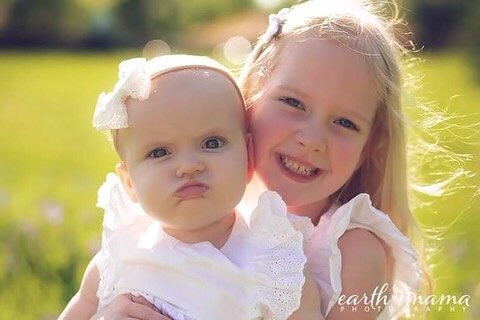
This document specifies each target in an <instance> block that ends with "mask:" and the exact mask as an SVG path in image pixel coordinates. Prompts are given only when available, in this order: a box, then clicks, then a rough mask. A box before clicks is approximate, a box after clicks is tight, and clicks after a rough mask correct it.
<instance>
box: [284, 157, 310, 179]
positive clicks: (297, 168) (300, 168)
mask: <svg viewBox="0 0 480 320" xmlns="http://www.w3.org/2000/svg"><path fill="white" fill-rule="evenodd" d="M280 160H281V161H282V163H283V165H284V166H285V167H286V168H287V169H289V170H291V171H293V172H295V173H297V174H300V175H302V176H307V177H308V176H311V175H313V174H314V173H315V172H316V171H317V169H316V168H313V167H306V166H304V165H301V164H299V163H298V162H295V161H293V160H291V159H288V158H287V157H285V156H281V157H280Z"/></svg>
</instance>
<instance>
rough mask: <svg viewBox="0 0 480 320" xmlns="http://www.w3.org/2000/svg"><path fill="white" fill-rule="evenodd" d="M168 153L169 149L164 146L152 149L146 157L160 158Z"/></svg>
mask: <svg viewBox="0 0 480 320" xmlns="http://www.w3.org/2000/svg"><path fill="white" fill-rule="evenodd" d="M169 154H170V151H168V150H167V149H165V148H157V149H155V150H152V151H151V152H150V153H149V154H148V157H149V158H161V157H165V156H166V155H169Z"/></svg>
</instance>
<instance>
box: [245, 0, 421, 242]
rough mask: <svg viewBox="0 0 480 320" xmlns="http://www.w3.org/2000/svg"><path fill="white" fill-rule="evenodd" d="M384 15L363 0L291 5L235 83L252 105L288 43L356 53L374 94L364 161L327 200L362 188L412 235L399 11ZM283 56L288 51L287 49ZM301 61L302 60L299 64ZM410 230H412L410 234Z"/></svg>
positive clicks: (352, 194) (346, 197) (348, 195)
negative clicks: (314, 41) (315, 43)
mask: <svg viewBox="0 0 480 320" xmlns="http://www.w3.org/2000/svg"><path fill="white" fill-rule="evenodd" d="M392 8H393V16H392V15H391V16H390V18H386V17H385V18H384V17H383V16H384V14H383V11H382V10H384V9H385V8H380V7H374V6H373V5H372V4H369V3H367V2H365V1H354V0H335V1H307V2H304V3H301V4H298V5H295V6H293V7H292V8H290V9H289V11H288V13H287V14H286V16H285V17H284V19H283V21H282V22H281V23H280V28H279V30H278V31H277V32H276V34H274V35H273V36H271V35H269V34H264V35H263V36H261V37H260V38H259V40H258V42H257V44H256V46H255V48H254V49H253V51H252V52H251V54H250V56H249V57H248V58H247V61H246V63H245V66H244V67H243V69H242V73H241V75H240V86H241V87H242V89H243V93H244V96H245V99H246V103H247V107H248V106H251V105H252V103H254V102H255V101H256V100H257V99H258V98H259V97H260V96H261V94H262V85H263V84H264V83H265V81H266V80H267V79H268V77H269V75H270V74H271V72H272V70H273V69H274V68H275V63H276V61H277V60H278V58H279V56H280V54H281V52H282V49H283V48H284V47H285V45H286V43H287V42H288V41H292V40H293V41H298V40H302V39H305V38H310V37H315V38H319V39H325V40H333V41H337V42H339V43H341V44H342V45H344V46H345V48H347V49H349V50H353V51H355V52H357V53H358V54H359V55H361V56H362V57H363V59H364V61H365V62H366V64H367V66H368V67H369V70H370V71H371V77H372V79H373V81H374V84H375V87H376V91H377V94H378V108H377V112H376V115H375V121H374V124H373V126H372V130H371V133H370V137H369V140H368V142H367V144H366V146H365V149H364V153H365V154H364V162H363V164H362V165H361V166H360V168H359V169H358V170H357V171H356V172H355V173H354V174H353V176H352V177H351V179H350V180H349V181H348V182H347V183H346V184H345V185H344V186H343V187H342V188H341V189H340V190H338V191H337V192H336V193H335V194H334V195H332V198H331V200H332V201H337V202H339V203H340V204H343V203H345V202H347V201H348V200H350V199H352V198H353V197H355V196H356V195H357V194H359V193H361V192H365V193H368V194H369V195H370V197H371V199H372V203H373V205H374V206H375V207H376V208H378V209H380V210H382V211H383V212H385V213H387V214H388V215H389V216H390V218H391V219H392V221H393V222H394V223H395V225H396V226H397V227H398V228H399V229H400V230H401V231H402V232H403V233H404V234H408V235H409V236H413V234H412V231H414V229H416V224H415V221H414V219H413V218H412V214H411V211H410V208H409V203H408V188H407V165H406V133H405V118H404V112H403V110H402V103H401V88H402V77H401V71H400V58H401V55H402V53H403V52H404V49H403V47H402V45H400V44H399V43H398V42H397V41H396V37H395V34H394V28H393V27H394V25H396V24H397V23H398V22H399V21H400V20H399V19H398V10H397V7H396V5H395V4H394V3H392ZM287 54H288V53H287ZM299 63H301V62H299ZM414 233H415V232H414Z"/></svg>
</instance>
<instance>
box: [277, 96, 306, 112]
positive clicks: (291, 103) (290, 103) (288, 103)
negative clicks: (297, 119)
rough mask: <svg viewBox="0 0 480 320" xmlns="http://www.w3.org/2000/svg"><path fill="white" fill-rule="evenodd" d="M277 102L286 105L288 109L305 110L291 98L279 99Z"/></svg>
mask: <svg viewBox="0 0 480 320" xmlns="http://www.w3.org/2000/svg"><path fill="white" fill-rule="evenodd" d="M279 100H280V101H282V102H283V103H286V104H287V105H289V106H290V107H294V108H298V109H302V110H305V107H304V106H303V104H302V103H301V102H300V101H298V100H297V99H295V98H291V97H280V98H279Z"/></svg>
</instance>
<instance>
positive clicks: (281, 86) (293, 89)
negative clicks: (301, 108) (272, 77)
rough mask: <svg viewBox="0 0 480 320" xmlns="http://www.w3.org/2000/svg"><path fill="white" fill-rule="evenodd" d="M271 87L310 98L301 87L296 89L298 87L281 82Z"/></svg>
mask: <svg viewBox="0 0 480 320" xmlns="http://www.w3.org/2000/svg"><path fill="white" fill-rule="evenodd" d="M272 88H273V89H279V90H286V91H290V92H292V93H294V94H295V95H297V96H300V97H304V98H307V99H309V98H310V95H309V94H308V93H307V92H305V91H303V90H301V89H298V88H296V87H294V86H291V85H288V84H283V83H281V84H279V85H275V86H273V87H272Z"/></svg>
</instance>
